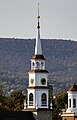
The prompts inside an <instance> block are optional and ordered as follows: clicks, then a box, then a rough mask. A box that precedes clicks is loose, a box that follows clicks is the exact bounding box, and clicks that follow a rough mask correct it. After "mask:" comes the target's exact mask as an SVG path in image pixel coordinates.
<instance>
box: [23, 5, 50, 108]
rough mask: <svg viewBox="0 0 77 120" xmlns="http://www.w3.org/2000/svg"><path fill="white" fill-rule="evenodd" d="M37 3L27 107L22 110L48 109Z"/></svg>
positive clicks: (48, 91)
mask: <svg viewBox="0 0 77 120" xmlns="http://www.w3.org/2000/svg"><path fill="white" fill-rule="evenodd" d="M39 18H40V16H39V3H38V26H37V36H36V44H35V53H34V55H33V56H32V59H31V69H30V70H29V72H28V74H29V85H28V87H27V93H28V94H27V97H28V99H27V106H26V105H25V106H26V107H24V109H25V108H26V109H35V110H36V109H46V110H49V109H50V101H49V98H50V88H49V86H48V71H47V70H46V69H45V58H44V56H43V54H42V46H41V39H40V23H39Z"/></svg>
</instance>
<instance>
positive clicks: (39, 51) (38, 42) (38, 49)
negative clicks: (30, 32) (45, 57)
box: [35, 3, 42, 55]
mask: <svg viewBox="0 0 77 120" xmlns="http://www.w3.org/2000/svg"><path fill="white" fill-rule="evenodd" d="M37 18H38V26H37V34H36V46H35V55H42V47H41V40H40V22H39V19H40V15H39V3H38V17H37Z"/></svg>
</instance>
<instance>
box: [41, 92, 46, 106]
mask: <svg viewBox="0 0 77 120" xmlns="http://www.w3.org/2000/svg"><path fill="white" fill-rule="evenodd" d="M41 106H47V95H46V94H45V93H43V94H42V95H41Z"/></svg>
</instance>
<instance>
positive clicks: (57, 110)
mask: <svg viewBox="0 0 77 120" xmlns="http://www.w3.org/2000/svg"><path fill="white" fill-rule="evenodd" d="M52 102H53V112H52V114H53V118H52V120H61V112H62V109H65V105H66V104H67V102H68V96H67V92H63V93H60V94H58V95H57V96H56V97H55V99H53V101H52Z"/></svg>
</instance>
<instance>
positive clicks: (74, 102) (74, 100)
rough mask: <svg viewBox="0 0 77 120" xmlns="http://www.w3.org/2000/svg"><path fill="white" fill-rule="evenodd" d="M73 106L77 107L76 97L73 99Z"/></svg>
mask: <svg viewBox="0 0 77 120" xmlns="http://www.w3.org/2000/svg"><path fill="white" fill-rule="evenodd" d="M73 107H74V108H75V107H76V99H75V98H74V99H73Z"/></svg>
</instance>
